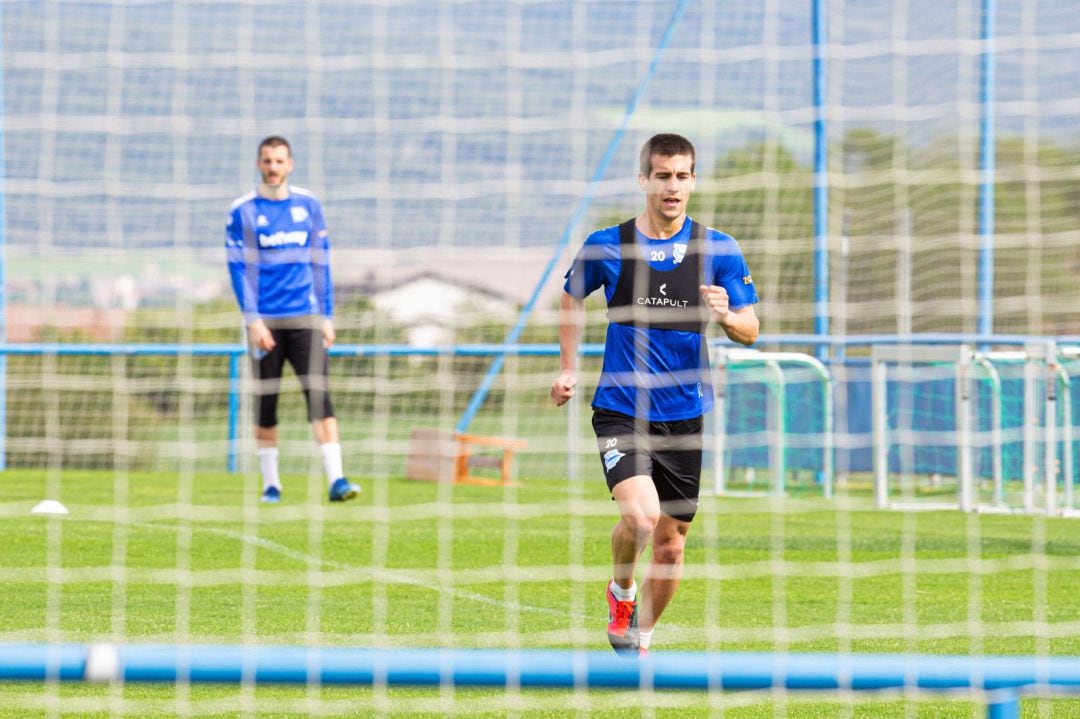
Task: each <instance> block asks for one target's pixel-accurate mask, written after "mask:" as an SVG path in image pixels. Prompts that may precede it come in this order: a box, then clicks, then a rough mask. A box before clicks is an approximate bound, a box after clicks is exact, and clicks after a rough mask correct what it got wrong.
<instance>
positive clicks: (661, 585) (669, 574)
mask: <svg viewBox="0 0 1080 719" xmlns="http://www.w3.org/2000/svg"><path fill="white" fill-rule="evenodd" d="M689 530H690V523H689V522H683V521H680V520H678V519H674V518H672V517H669V516H667V515H666V514H664V515H661V517H660V521H658V522H657V523H656V529H654V530H653V535H652V537H653V550H652V559H651V560H650V561H649V569H648V571H647V573H646V576H645V581H644V583H643V584H642V587H641V610H640V615H639V617H640V619H639V625H640V626H641V628H642V629H643V630H645V631H649V630H651V629H652V628H653V627H654V626H656V622H657V620H658V619H660V615H661V614H663V613H664V610H665V609H666V608H667V605H668V603H669V602H670V601H671V598H672V597H673V596H675V590H676V589H677V588H678V587H679V580H680V579H682V568H683V549H684V548H685V547H686V533H687V532H688V531H689Z"/></svg>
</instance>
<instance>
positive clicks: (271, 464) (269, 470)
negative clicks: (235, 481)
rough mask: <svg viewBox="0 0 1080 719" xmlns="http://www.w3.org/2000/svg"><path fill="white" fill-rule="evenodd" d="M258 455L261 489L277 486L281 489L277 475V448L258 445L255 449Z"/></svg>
mask: <svg viewBox="0 0 1080 719" xmlns="http://www.w3.org/2000/svg"><path fill="white" fill-rule="evenodd" d="M255 454H256V455H257V456H258V457H259V469H260V470H261V471H262V478H263V489H267V488H268V487H277V488H278V490H279V491H280V490H281V477H279V476H278V448H277V447H260V448H259V449H257V450H256V451H255Z"/></svg>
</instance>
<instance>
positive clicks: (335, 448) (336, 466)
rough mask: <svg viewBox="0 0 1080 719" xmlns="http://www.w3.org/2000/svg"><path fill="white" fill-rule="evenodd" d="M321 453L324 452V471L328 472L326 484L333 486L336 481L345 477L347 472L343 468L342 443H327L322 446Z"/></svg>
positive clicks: (320, 446)
mask: <svg viewBox="0 0 1080 719" xmlns="http://www.w3.org/2000/svg"><path fill="white" fill-rule="evenodd" d="M319 451H320V452H322V464H323V469H324V470H326V483H327V484H328V485H331V484H333V483H334V482H335V481H336V480H338V479H340V478H341V477H344V476H345V471H344V470H343V469H342V468H341V443H340V442H326V443H325V444H320V445H319Z"/></svg>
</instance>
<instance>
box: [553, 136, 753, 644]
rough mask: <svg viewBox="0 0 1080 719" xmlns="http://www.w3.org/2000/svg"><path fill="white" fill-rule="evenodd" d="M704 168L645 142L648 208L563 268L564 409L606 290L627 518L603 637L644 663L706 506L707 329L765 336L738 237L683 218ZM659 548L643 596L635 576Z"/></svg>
mask: <svg viewBox="0 0 1080 719" xmlns="http://www.w3.org/2000/svg"><path fill="white" fill-rule="evenodd" d="M695 162H696V158H695V152H694V146H693V145H692V144H691V143H690V141H689V140H687V139H686V138H684V137H681V136H679V135H673V134H660V135H655V136H654V137H652V138H651V139H649V140H648V141H647V142H646V143H645V145H644V146H643V147H642V149H641V157H640V168H641V171H640V173H639V174H638V185H639V186H640V187H641V189H642V191H644V192H645V209H644V211H643V212H642V213H641V214H639V215H638V216H637V217H635V218H633V219H630V220H628V221H626V222H624V223H623V224H621V225H618V226H615V227H607V228H605V229H602V230H597V231H596V232H593V233H592V234H591V235H589V237H588V238H587V239H586V240H585V244H584V245H583V246H582V248H581V250H580V251H579V252H578V254H577V257H576V258H575V259H574V262H573V264H572V265H571V266H570V270H569V271H568V272H567V273H566V283H565V285H564V287H563V289H564V293H563V296H562V302H561V311H560V318H559V346H560V355H561V370H560V372H559V376H558V377H557V378H556V379H555V381H554V383H552V385H551V398H552V400H554V402H555V404H556V405H559V406H561V405H563V404H565V403H566V402H567V401H569V400H570V398H571V397H573V396H574V393H575V387H576V386H577V383H578V376H577V370H578V361H577V358H578V345H579V343H580V341H581V332H582V326H583V323H584V304H585V303H584V300H585V297H587V296H588V295H589V294H591V293H592V292H594V291H595V290H597V289H600V287H603V288H604V296H605V298H606V300H607V306H608V312H607V316H608V328H607V338H606V340H605V344H604V363H603V369H602V371H601V375H600V381H599V384H598V387H597V389H596V394H595V395H594V396H593V400H592V407H593V420H592V423H593V429H594V431H595V433H596V441H597V445H598V447H599V451H600V459H601V462H602V464H603V467H604V474H605V475H606V478H607V485H608V489H609V490H610V491H611V496H612V499H614V500H615V502H616V503H617V505H618V508H619V515H620V517H619V522H618V523H617V524H616V525H615V529H614V530H613V531H612V534H611V557H612V564H613V576H612V579H611V581H610V582H609V583H608V586H607V590H606V596H607V603H608V630H607V631H608V640H609V642H610V643H611V646H612V648H614V649H615V651H617V652H620V653H629V654H633V655H638V656H648V650H649V644H650V642H651V641H652V634H653V629H654V627H655V626H656V623H657V621H658V620H659V619H660V615H661V614H663V612H664V609H665V608H666V607H667V606H668V603H669V602H670V601H671V598H672V597H673V596H674V594H675V590H676V588H677V587H678V585H679V579H680V577H681V575H682V564H683V548H684V547H685V545H686V534H687V532H688V531H689V529H690V523H691V522H692V521H693V519H694V515H695V513H696V512H697V506H698V492H699V486H700V483H701V453H702V424H703V423H702V415H704V413H705V412H708V411H709V410H710V409H712V387H711V381H710V372H709V353H708V345H707V344H706V340H705V333H706V329H707V326H708V322H709V320H710V318H711V319H712V321H713V322H715V323H716V324H718V325H719V326H720V328H721V329H722V330H723V332H724V334H725V335H727V337H728V338H729V339H731V340H733V341H735V342H738V343H740V344H744V345H750V344H753V343H754V341H755V340H756V339H757V336H758V318H757V315H756V313H755V312H754V304H755V303H756V302H757V301H758V298H757V293H756V291H755V290H754V284H753V280H752V279H751V276H750V270H749V268H748V267H747V264H746V261H745V259H743V255H742V251H741V250H740V249H739V245H738V243H736V242H735V240H734V239H732V238H731V237H730V236H728V235H726V234H724V233H722V232H718V231H717V230H714V229H711V228H707V227H705V226H703V225H699V224H698V223H697V222H694V221H693V220H692V219H691V218H690V217H688V216H687V214H686V205H687V202H688V200H689V198H690V193H691V192H692V191H693V190H694V183H695V181H696V179H697V178H696V176H695V174H694V169H695ZM650 541H651V542H652V557H651V559H650V561H649V565H648V567H647V569H646V572H645V575H644V577H643V582H642V586H641V593H640V602H639V601H638V600H639V596H638V592H637V584H636V583H635V581H634V576H635V570H636V567H637V563H638V559H639V558H640V557H641V555H642V552H643V551H644V549H645V547H646V546H647V545H648V544H649V542H650ZM639 605H640V606H639Z"/></svg>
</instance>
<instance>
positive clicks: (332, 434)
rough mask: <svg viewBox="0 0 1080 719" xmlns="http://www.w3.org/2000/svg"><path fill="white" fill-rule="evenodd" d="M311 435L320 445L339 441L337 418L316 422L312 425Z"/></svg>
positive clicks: (327, 418)
mask: <svg viewBox="0 0 1080 719" xmlns="http://www.w3.org/2000/svg"><path fill="white" fill-rule="evenodd" d="M311 433H312V434H313V435H314V436H315V441H316V442H317V443H318V444H326V443H327V442H337V441H338V439H339V436H338V423H337V417H326V418H325V419H317V420H315V421H314V422H312V423H311Z"/></svg>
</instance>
